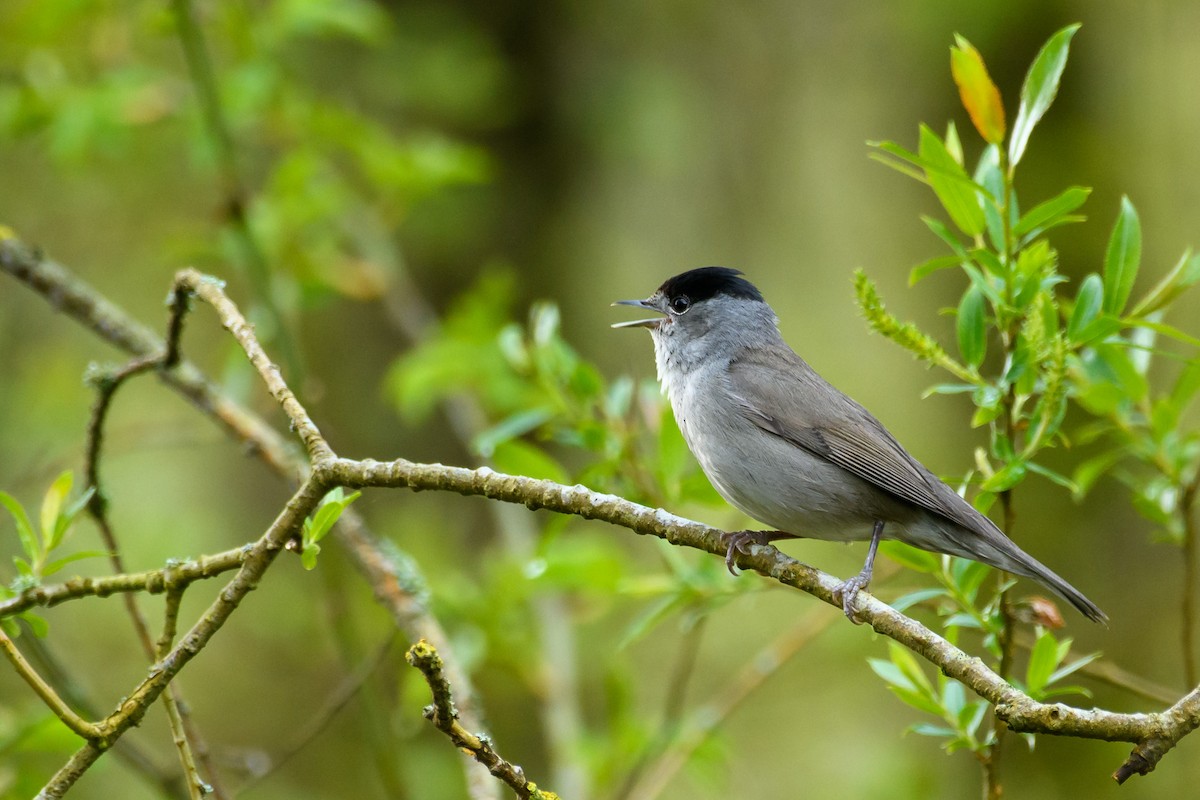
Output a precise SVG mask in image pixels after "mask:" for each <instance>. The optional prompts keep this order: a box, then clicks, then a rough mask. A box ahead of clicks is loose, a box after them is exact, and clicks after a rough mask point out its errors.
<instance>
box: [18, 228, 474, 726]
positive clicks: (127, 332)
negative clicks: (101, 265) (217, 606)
mask: <svg viewBox="0 0 1200 800" xmlns="http://www.w3.org/2000/svg"><path fill="white" fill-rule="evenodd" d="M0 272H5V273H8V274H10V275H12V276H13V277H14V278H16V279H17V280H18V281H20V282H21V283H23V284H24V285H26V286H27V287H29V288H30V289H32V290H33V291H34V292H35V293H37V294H38V295H39V296H41V297H42V298H44V299H45V300H46V301H47V302H48V303H49V304H50V305H51V306H52V307H53V308H55V309H56V310H58V311H60V312H62V313H63V314H65V315H67V316H68V317H69V318H70V319H73V320H75V321H76V322H78V323H79V324H81V325H83V326H84V327H85V328H87V329H88V330H90V331H92V332H93V333H95V334H96V335H97V336H98V337H100V338H101V339H102V340H104V341H106V342H108V343H110V344H112V345H114V346H116V347H118V348H120V349H121V350H123V351H125V352H126V353H128V354H130V355H132V356H139V357H148V358H153V357H156V356H158V355H159V354H162V353H167V352H170V351H171V349H173V348H171V347H170V346H169V345H168V344H167V343H166V342H164V340H163V339H162V338H161V337H159V336H158V335H156V334H155V333H154V332H153V331H151V330H150V329H149V328H147V327H146V326H145V325H143V324H142V323H141V322H139V321H137V320H135V319H133V318H132V317H130V316H129V315H128V314H127V313H126V312H125V311H124V310H123V309H122V308H120V307H119V306H117V305H116V304H114V303H112V302H111V301H110V300H108V298H106V297H105V296H104V295H103V294H101V293H100V292H98V291H96V289H95V288H94V287H92V286H90V285H89V284H88V283H87V282H86V281H83V280H82V279H80V278H79V277H78V276H76V275H74V274H73V273H71V272H70V271H69V270H67V269H66V268H65V267H63V266H62V265H60V264H58V263H56V262H54V261H51V260H49V259H46V258H44V257H43V256H42V254H41V253H39V252H37V251H35V250H34V249H33V248H30V247H28V246H27V245H25V244H23V243H22V242H20V241H19V240H18V239H16V238H12V237H8V238H5V237H3V236H0ZM173 312H174V309H173ZM171 319H172V324H171V326H170V327H169V330H170V331H171V334H172V335H171V337H170V338H171V339H172V341H176V342H177V341H178V339H179V330H178V329H176V327H175V321H176V320H178V322H179V324H180V325H181V324H182V319H183V317H182V315H181V314H178V313H172V316H171ZM155 375H156V376H157V377H158V378H159V380H161V381H162V382H163V383H164V384H165V385H167V386H168V387H170V388H171V389H173V390H175V391H177V392H178V393H179V394H180V395H182V396H183V397H184V398H186V399H187V400H188V401H189V402H191V403H192V404H193V405H194V406H195V407H196V408H197V409H198V410H199V411H201V412H202V413H203V414H204V415H205V416H207V417H209V418H210V419H212V420H213V421H214V422H215V423H216V424H217V425H218V426H219V427H220V428H221V429H222V430H223V431H224V432H225V433H226V434H227V435H228V436H230V437H231V438H232V439H233V440H234V441H236V442H238V443H240V444H241V445H242V446H243V447H245V448H246V451H247V453H248V454H250V455H253V456H255V457H257V458H258V459H259V460H261V461H262V462H263V463H264V464H266V465H267V467H269V468H270V469H271V470H272V471H273V472H275V473H276V474H277V475H279V476H280V477H282V478H283V479H284V480H286V481H288V482H289V483H292V484H293V485H295V486H299V484H300V482H301V481H303V480H304V479H305V478H306V477H307V476H308V473H309V466H308V461H307V460H306V459H305V458H304V457H303V455H302V454H301V453H300V452H299V450H298V449H297V448H296V447H295V446H294V445H293V444H292V443H291V442H289V441H288V440H286V439H285V438H284V437H283V435H281V434H280V433H279V432H278V431H277V430H276V429H275V428H273V427H272V426H271V425H269V424H268V423H267V422H266V421H265V420H263V419H262V417H260V416H258V415H257V414H255V413H254V412H252V411H250V410H248V409H246V408H244V407H243V406H241V405H240V404H239V403H237V402H235V401H234V400H232V399H230V398H229V397H227V396H225V394H224V393H223V392H222V391H221V389H220V388H218V387H217V386H216V385H215V384H213V383H212V382H211V381H210V380H209V379H208V378H207V377H205V375H204V374H203V373H202V372H201V371H200V370H199V369H198V368H197V367H196V366H195V365H193V364H191V363H189V362H187V361H184V360H180V361H179V363H178V364H176V365H175V366H174V367H173V368H171V369H169V370H157V371H156V372H155ZM335 535H336V536H337V538H338V540H339V541H340V542H341V543H342V545H343V546H344V547H345V548H346V550H347V553H348V554H349V556H350V558H351V561H352V563H353V564H354V565H355V567H357V569H358V571H359V572H360V573H361V574H362V575H363V577H364V578H365V579H366V581H367V583H368V585H370V587H371V589H372V592H373V593H374V596H375V599H376V600H377V601H378V602H379V603H380V605H381V606H383V607H384V608H385V609H387V611H388V612H389V613H390V614H391V616H392V619H393V621H394V622H395V624H396V627H397V628H398V629H399V630H401V631H403V632H404V634H405V636H406V637H407V638H408V639H409V640H410V641H417V640H419V639H427V640H429V641H430V642H432V643H434V644H435V645H436V646H437V647H438V649H439V651H440V652H441V653H442V656H443V659H444V660H445V665H446V674H447V676H448V677H449V678H450V680H451V681H452V682H453V684H454V686H455V689H456V691H457V693H458V708H459V714H460V715H461V716H462V719H463V721H464V722H465V723H466V724H468V725H470V727H471V728H472V729H474V730H486V726H485V724H484V722H483V719H482V716H481V715H480V713H479V711H478V710H477V702H476V699H475V693H474V688H473V685H472V682H471V680H470V678H469V676H468V675H467V674H466V673H465V672H463V671H462V670H461V669H460V668H459V666H458V662H457V660H456V659H454V658H453V657H452V653H453V647H452V646H451V644H450V641H449V637H448V636H447V635H446V632H445V631H444V630H443V629H442V627H441V624H440V623H439V622H438V620H437V619H436V618H435V617H434V616H433V615H432V614H431V613H430V612H429V609H428V608H427V607H426V606H425V601H424V598H423V593H422V591H420V588H419V587H421V586H423V584H424V581H423V579H422V577H421V575H420V573H419V570H418V569H417V567H416V565H415V564H413V563H412V562H411V561H410V560H409V559H407V558H405V557H404V556H403V555H402V554H401V553H399V551H398V550H397V549H396V548H395V547H394V546H393V545H392V544H391V543H390V542H387V541H385V540H380V539H378V538H376V537H375V536H374V534H373V533H372V532H371V531H370V529H369V528H368V527H367V525H366V523H365V522H364V520H363V518H362V516H361V515H359V514H358V513H357V512H356V511H355V510H354V509H353V508H350V509H347V510H346V511H345V512H343V514H342V516H341V518H340V519H339V520H338V524H337V526H336V527H335ZM206 561H207V560H206V559H201V560H200V562H199V563H201V564H203V563H205V562H206ZM189 563H192V562H189ZM239 564H240V562H239ZM235 566H236V565H235ZM202 577H211V576H210V575H204V576H202ZM72 583H74V582H69V583H68V586H69V585H71V584H72ZM155 587H156V584H155V583H154V582H153V581H152V582H151V583H149V584H148V585H147V590H148V591H161V589H158V588H155ZM116 590H117V591H138V589H128V590H126V589H116ZM92 593H93V592H90V591H84V592H83V594H92ZM97 594H101V595H103V593H102V592H97ZM24 597H25V596H24V595H23V596H22V598H24ZM65 599H68V598H67V597H65V596H61V597H57V598H56V599H54V600H53V602H62V601H63V600H65ZM37 604H39V603H34V605H37ZM0 609H3V607H0ZM0 613H6V612H4V611H3V610H0Z"/></svg>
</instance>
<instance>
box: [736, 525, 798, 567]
mask: <svg viewBox="0 0 1200 800" xmlns="http://www.w3.org/2000/svg"><path fill="white" fill-rule="evenodd" d="M795 538H798V537H797V536H796V534H794V533H784V532H783V531H725V532H724V533H722V534H721V544H723V545H725V568H726V569H728V570H729V574H730V575H733V576H736V575H737V574H738V569H737V554H738V553H741V554H742V555H744V556H748V555H750V545H752V544H770V543H771V542H773V541H775V540H776V539H795Z"/></svg>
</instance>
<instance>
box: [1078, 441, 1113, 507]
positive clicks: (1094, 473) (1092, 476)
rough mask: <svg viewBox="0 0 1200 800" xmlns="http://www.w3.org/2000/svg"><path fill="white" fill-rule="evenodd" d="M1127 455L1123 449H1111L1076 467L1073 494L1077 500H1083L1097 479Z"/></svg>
mask: <svg viewBox="0 0 1200 800" xmlns="http://www.w3.org/2000/svg"><path fill="white" fill-rule="evenodd" d="M1124 457H1125V452H1124V451H1123V450H1110V451H1108V452H1106V453H1101V454H1100V455H1098V456H1093V457H1092V458H1089V459H1088V460H1087V461H1084V462H1083V463H1082V464H1080V465H1079V466H1078V467H1076V468H1075V473H1074V481H1073V482H1074V484H1075V491H1074V492H1072V496H1073V497H1074V498H1075V500H1076V502H1078V501H1080V500H1082V499H1083V498H1084V496H1085V495H1086V494H1087V493H1088V492H1089V491H1091V488H1092V486H1093V485H1095V483H1096V481H1098V480H1099V479H1100V477H1101V476H1102V475H1104V473H1106V472H1108V471H1109V470H1110V469H1112V468H1113V467H1114V466H1116V465H1117V463H1119V462H1120V461H1121V459H1122V458H1124Z"/></svg>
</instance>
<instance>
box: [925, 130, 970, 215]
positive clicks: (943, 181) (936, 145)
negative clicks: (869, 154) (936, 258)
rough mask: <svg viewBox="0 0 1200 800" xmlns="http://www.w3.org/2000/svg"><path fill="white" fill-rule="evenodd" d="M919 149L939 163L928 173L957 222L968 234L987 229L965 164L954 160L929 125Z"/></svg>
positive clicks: (926, 158)
mask: <svg viewBox="0 0 1200 800" xmlns="http://www.w3.org/2000/svg"><path fill="white" fill-rule="evenodd" d="M918 151H919V153H920V155H921V158H922V159H924V160H925V161H926V162H928V163H929V164H931V165H932V166H934V167H935V169H926V170H925V177H926V178H927V179H928V180H929V185H930V187H932V189H933V193H934V194H936V195H937V198H938V200H939V201H941V204H942V206H943V207H944V208H945V209H946V213H948V214H949V215H950V219H951V220H953V221H954V224H955V225H957V226H958V228H959V230H961V231H962V232H963V233H965V234H966V235H968V236H977V235H978V234H980V233H981V232H983V225H984V220H983V207H982V206H981V205H980V201H979V191H978V190H977V189H975V188H972V185H971V184H972V181H971V179H970V178H968V177H967V173H966V172H965V171H964V170H963V168H962V165H961V164H959V163H958V162H957V161H955V160H954V156H953V155H951V154H950V151H949V150H947V149H946V145H945V143H944V142H942V140H941V138H940V137H939V136H938V135H937V134H936V133H934V132H933V130H932V129H930V128H929V126H928V125H922V126H921V135H920V145H919V148H918Z"/></svg>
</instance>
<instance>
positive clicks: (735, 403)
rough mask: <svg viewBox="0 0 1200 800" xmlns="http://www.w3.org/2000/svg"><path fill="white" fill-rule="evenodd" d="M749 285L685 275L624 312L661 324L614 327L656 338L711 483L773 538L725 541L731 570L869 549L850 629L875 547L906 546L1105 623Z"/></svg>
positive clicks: (847, 605)
mask: <svg viewBox="0 0 1200 800" xmlns="http://www.w3.org/2000/svg"><path fill="white" fill-rule="evenodd" d="M740 276H741V273H740V272H739V271H738V270H734V269H728V268H726V267H703V268H701V269H694V270H691V271H689V272H684V273H683V274H681V275H676V276H675V277H673V278H671V279H670V280H668V281H667V282H666V283H664V284H663V285H662V286H660V287H659V288H658V291H656V292H655V293H654V294H652V295H651V296H650V297H649V298H648V299H646V300H621V301H620V304H622V305H631V306H638V307H640V308H646V309H649V310H651V311H655V312H658V313H659V314H661V315H662V316H656V317H654V318H653V319H644V320H635V321H633V322H623V323H618V324H616V325H614V326H613V327H614V328H629V327H643V328H649V329H650V334H651V337H652V338H653V339H654V357H655V361H656V362H657V364H658V379H659V382H660V383H661V384H662V386H663V388H664V389H665V390H666V392H667V395H668V396H669V397H670V400H671V408H672V410H673V411H674V412H675V421H676V423H678V425H679V429H680V430H681V431H682V432H683V436H684V439H686V440H687V444H688V447H689V448H691V451H692V453H693V454H694V455H695V456H696V459H697V460H698V461H699V462H700V466H701V468H702V469H703V470H704V474H705V475H707V476H708V479H709V480H710V481H712V484H713V486H714V487H715V488H716V490H717V491H718V492H720V494H721V496H722V497H724V498H725V499H726V500H728V501H729V502H730V503H732V504H733V505H734V506H736V507H737V508H739V509H741V510H742V511H744V512H745V513H746V514H749V515H750V516H751V517H753V518H754V519H756V520H758V521H760V522H764V523H766V524H768V525H771V526H772V527H774V528H777V529H778V530H776V531H736V532H732V533H727V534H725V537H724V543H725V544H726V545H727V546H728V551H727V553H726V558H725V562H726V564H727V565H728V566H729V569H730V571H731V572H732V571H733V569H734V562H735V561H736V559H737V553H739V552H741V553H746V552H748V548H749V545H750V544H751V543H754V544H766V543H767V542H769V541H772V540H775V539H782V538H799V537H803V538H815V539H827V540H832V541H843V542H848V541H860V540H867V539H869V540H870V542H871V544H870V548H869V550H868V551H867V561H866V564H865V565H864V566H863V569H862V572H860V573H859V574H858V575H856V576H854V577H852V578H850V579H848V580H846V581H843V582H842V583H841V584H840V585H839V587H838V590H839V595H840V597H841V600H842V607H843V609H844V611H845V612H846V616H848V617H850V619H851V620H854V614H853V607H854V601H855V597H856V596H857V594H858V590H859V589H864V588H866V587H867V585H868V584H869V582H870V580H871V569H872V566H873V564H874V561H875V551H876V549H877V548H878V547H879V541H880V540H881V539H898V540H900V541H902V542H906V543H908V544H910V545H913V546H915V547H919V548H921V549H923V550H930V551H933V552H936V553H948V554H951V555H956V556H962V557H964V558H969V559H972V560H974V561H981V562H983V563H985V564H990V565H991V566H993V567H998V568H999V569H1002V570H1006V571H1008V572H1011V573H1014V574H1016V575H1023V576H1025V577H1027V578H1032V579H1033V580H1035V581H1037V582H1038V583H1040V584H1042V585H1043V586H1045V587H1047V588H1049V589H1051V590H1052V591H1054V592H1056V593H1058V594H1059V595H1061V596H1062V597H1064V598H1065V599H1066V600H1068V601H1069V602H1070V603H1071V605H1073V606H1075V607H1076V608H1078V609H1079V610H1080V611H1081V612H1083V614H1084V615H1086V616H1087V617H1088V618H1089V619H1092V620H1095V621H1097V622H1103V621H1105V620H1106V619H1107V618H1106V617H1105V615H1104V612H1103V611H1101V610H1100V609H1099V608H1098V607H1097V606H1096V604H1095V603H1093V602H1092V601H1091V600H1088V599H1087V598H1086V597H1084V596H1083V594H1081V593H1080V592H1079V591H1078V590H1077V589H1075V587H1073V586H1071V585H1070V584H1069V583H1067V582H1066V581H1064V580H1063V579H1062V578H1060V577H1058V576H1057V575H1055V574H1054V573H1053V572H1051V571H1050V570H1049V569H1047V568H1046V567H1044V566H1043V565H1042V564H1040V563H1039V562H1038V561H1037V560H1036V559H1034V558H1033V557H1032V556H1030V555H1029V554H1027V553H1026V552H1024V551H1023V550H1021V548H1019V547H1017V545H1016V544H1014V543H1013V542H1012V540H1010V539H1009V538H1008V537H1007V536H1005V535H1004V533H1003V532H1002V531H1001V530H1000V529H999V528H998V527H996V525H995V524H994V523H993V522H992V521H991V520H990V519H988V518H987V517H985V516H984V515H982V514H980V513H979V512H978V511H976V510H975V509H974V508H973V507H972V506H971V505H970V504H969V503H967V502H966V501H965V500H963V498H962V497H960V496H959V495H958V494H957V493H956V492H955V491H954V490H953V489H951V488H950V487H949V486H947V485H946V484H945V483H943V482H942V481H941V480H939V479H938V478H937V477H936V476H935V475H934V474H933V473H932V472H930V471H929V470H928V469H926V468H925V467H924V466H923V465H922V464H921V463H920V462H919V461H917V460H916V459H915V458H913V457H912V456H910V455H909V454H908V452H907V451H906V450H905V449H904V448H903V447H901V446H900V443H899V442H897V441H896V440H895V438H893V437H892V435H891V434H890V433H888V431H887V430H886V429H885V428H884V427H883V425H882V424H881V423H880V422H879V421H878V420H877V419H875V417H873V416H871V414H870V413H869V412H867V410H866V409H864V408H863V407H862V406H860V405H859V404H858V403H856V402H854V401H853V400H851V399H850V398H849V397H847V396H846V395H844V394H843V393H842V392H840V391H838V390H837V389H835V388H834V387H833V386H831V385H830V384H829V383H827V382H826V381H825V380H824V379H823V378H822V377H821V376H820V375H818V374H817V373H816V372H814V371H813V369H812V367H810V366H809V365H808V364H807V363H806V362H805V361H804V359H802V358H800V356H798V355H796V353H795V352H793V351H792V349H791V348H790V347H788V346H787V344H786V343H785V342H784V341H783V338H782V337H781V336H780V335H779V329H778V319H777V318H776V316H775V312H773V311H772V310H771V307H770V306H768V305H767V304H766V302H764V300H763V297H762V294H760V293H759V291H758V289H756V288H755V287H754V285H753V284H751V283H750V282H749V281H747V280H746V279H744V278H742V277H740Z"/></svg>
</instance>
